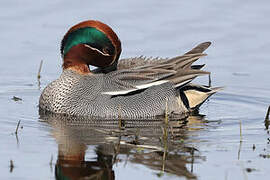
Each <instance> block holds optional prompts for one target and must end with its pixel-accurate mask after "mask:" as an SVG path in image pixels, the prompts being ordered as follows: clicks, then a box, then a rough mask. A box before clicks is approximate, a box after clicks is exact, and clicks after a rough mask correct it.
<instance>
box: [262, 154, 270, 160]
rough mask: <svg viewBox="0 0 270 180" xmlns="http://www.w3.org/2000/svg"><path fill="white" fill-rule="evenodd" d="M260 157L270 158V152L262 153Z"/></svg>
mask: <svg viewBox="0 0 270 180" xmlns="http://www.w3.org/2000/svg"><path fill="white" fill-rule="evenodd" d="M260 157H262V158H264V159H269V158H270V154H260Z"/></svg>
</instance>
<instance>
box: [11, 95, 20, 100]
mask: <svg viewBox="0 0 270 180" xmlns="http://www.w3.org/2000/svg"><path fill="white" fill-rule="evenodd" d="M12 100H13V101H22V98H19V97H17V96H13V98H12Z"/></svg>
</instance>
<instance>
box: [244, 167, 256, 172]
mask: <svg viewBox="0 0 270 180" xmlns="http://www.w3.org/2000/svg"><path fill="white" fill-rule="evenodd" d="M246 171H247V172H248V173H250V172H252V171H256V169H255V168H246Z"/></svg>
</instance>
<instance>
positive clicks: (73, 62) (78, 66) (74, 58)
mask: <svg viewBox="0 0 270 180" xmlns="http://www.w3.org/2000/svg"><path fill="white" fill-rule="evenodd" d="M63 69H71V70H73V71H75V72H77V73H79V74H89V73H91V72H90V69H89V66H88V65H87V64H86V62H85V60H84V59H83V52H81V48H79V47H77V48H73V49H71V50H70V51H69V52H68V53H67V54H66V55H65V57H64V62H63Z"/></svg>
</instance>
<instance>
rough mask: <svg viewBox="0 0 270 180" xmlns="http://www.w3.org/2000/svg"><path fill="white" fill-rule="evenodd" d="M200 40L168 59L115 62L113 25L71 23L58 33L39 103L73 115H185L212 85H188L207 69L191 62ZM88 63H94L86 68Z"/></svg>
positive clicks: (199, 50) (117, 46) (117, 42)
mask: <svg viewBox="0 0 270 180" xmlns="http://www.w3.org/2000/svg"><path fill="white" fill-rule="evenodd" d="M209 45H210V42H206V43H202V44H200V45H198V46H197V47H195V48H194V49H192V50H191V51H189V52H188V53H186V54H184V55H182V56H178V57H175V58H171V59H156V60H153V59H145V58H131V59H126V60H122V61H119V63H118V58H119V56H120V53H121V43H120V40H119V39H118V37H117V35H116V34H115V33H114V32H113V30H112V29H111V28H110V27H109V26H107V25H105V24H103V23H101V22H99V21H85V22H82V23H79V24H77V25H75V26H73V27H72V28H71V29H70V30H69V31H68V32H67V34H66V35H65V36H64V38H63V40H62V45H61V53H62V56H63V59H64V63H63V73H62V75H61V76H60V77H59V78H58V79H57V80H55V81H53V82H52V83H50V84H49V85H48V86H47V87H46V88H45V89H44V91H43V93H42V95H41V97H40V102H39V107H40V109H41V110H44V111H50V112H53V113H63V114H68V115H76V116H92V117H94V116H96V117H107V118H114V117H119V116H121V117H123V118H153V117H155V116H158V115H163V114H164V111H165V110H167V113H168V114H170V115H181V117H183V116H186V115H187V113H188V112H190V111H191V110H192V109H196V108H198V107H199V106H200V105H201V104H202V103H203V102H204V101H205V100H206V99H207V98H208V97H209V96H211V95H212V94H214V93H215V92H216V91H218V90H219V89H218V88H207V87H204V86H198V85H191V84H189V83H190V81H192V80H193V79H194V78H196V77H197V76H200V75H203V74H208V72H205V71H202V70H200V69H201V68H202V67H203V65H192V63H193V62H195V61H196V60H198V59H199V58H200V57H202V56H205V54H202V52H203V51H204V50H205V49H207V48H208V47H209ZM89 65H94V66H97V67H99V69H98V70H96V71H95V72H96V73H93V72H90V69H89V67H88V66H89Z"/></svg>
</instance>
